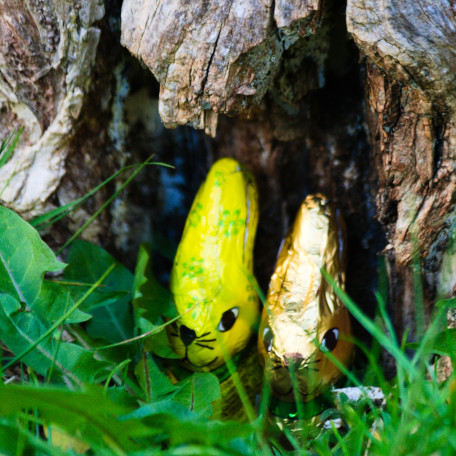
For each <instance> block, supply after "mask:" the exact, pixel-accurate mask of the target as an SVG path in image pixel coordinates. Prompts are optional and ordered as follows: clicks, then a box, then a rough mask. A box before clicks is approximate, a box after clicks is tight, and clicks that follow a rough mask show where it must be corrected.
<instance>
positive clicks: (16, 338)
mask: <svg viewBox="0 0 456 456" xmlns="http://www.w3.org/2000/svg"><path fill="white" fill-rule="evenodd" d="M46 330H47V326H46V325H45V324H44V323H43V321H42V320H41V319H39V318H38V317H37V316H36V315H35V314H34V313H33V312H29V311H26V310H23V309H22V308H21V305H20V303H19V302H18V301H17V300H16V299H15V298H14V297H12V296H9V295H5V294H2V295H0V333H1V335H2V342H3V343H4V344H5V345H6V346H7V347H8V348H9V349H10V350H11V351H12V352H13V353H15V354H18V353H20V352H22V351H23V350H25V349H26V348H28V347H30V346H31V345H32V344H33V343H34V342H35V341H36V340H38V339H39V338H40V337H41V335H43V334H44V333H45V332H46ZM55 334H58V333H55ZM23 361H24V363H25V364H27V365H28V366H30V367H31V368H32V369H33V370H35V371H36V372H37V373H39V374H41V375H43V376H46V375H47V374H48V373H49V370H50V369H51V368H53V369H54V373H55V374H58V376H59V377H61V376H62V375H64V376H65V377H67V378H68V379H70V380H71V381H72V382H73V383H75V384H81V383H84V382H93V381H95V380H97V379H99V377H100V376H101V378H103V377H106V375H107V371H106V368H107V366H108V364H107V363H104V362H100V361H97V360H95V359H94V357H93V353H92V352H91V351H88V350H85V349H84V348H82V347H80V346H78V345H75V344H72V343H68V342H63V341H57V340H55V339H54V338H48V339H46V340H44V341H42V342H41V343H40V344H38V345H37V347H36V348H35V349H34V350H32V351H31V352H30V353H28V354H27V355H25V356H24V358H23ZM54 378H55V375H54Z"/></svg>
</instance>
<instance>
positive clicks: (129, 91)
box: [0, 0, 456, 333]
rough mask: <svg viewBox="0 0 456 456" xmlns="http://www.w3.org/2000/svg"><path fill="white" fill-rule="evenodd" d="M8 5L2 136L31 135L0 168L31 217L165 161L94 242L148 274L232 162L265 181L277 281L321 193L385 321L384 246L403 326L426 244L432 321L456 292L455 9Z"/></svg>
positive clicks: (263, 235)
mask: <svg viewBox="0 0 456 456" xmlns="http://www.w3.org/2000/svg"><path fill="white" fill-rule="evenodd" d="M0 12H1V14H0V37H1V43H2V46H1V49H0V55H1V59H0V93H1V98H0V103H1V105H2V110H1V116H2V117H1V120H0V132H1V134H2V136H3V137H5V136H6V135H7V134H8V133H9V132H10V131H11V129H12V127H13V126H15V125H20V124H25V132H24V135H23V139H22V142H21V144H20V147H19V148H18V149H17V151H16V153H15V154H14V156H13V158H12V159H11V160H10V162H9V163H7V165H5V166H4V167H3V168H1V169H0V183H1V186H2V187H3V186H5V185H6V182H8V185H7V186H6V189H5V191H3V193H2V194H1V200H2V202H3V204H7V205H8V206H10V207H12V208H13V209H15V210H17V211H18V212H20V213H22V214H23V215H25V216H29V217H30V216H32V215H34V214H38V213H41V212H43V211H44V210H47V209H48V208H50V207H53V206H58V205H61V204H63V203H65V202H67V201H68V200H69V199H71V198H75V197H77V196H80V195H81V194H83V193H85V192H86V191H87V190H89V189H90V188H92V187H93V186H95V185H96V184H97V183H99V182H100V180H102V179H103V178H105V177H107V176H108V175H109V174H110V173H111V172H113V171H114V170H116V169H118V168H119V166H121V165H122V164H125V163H130V162H132V161H137V160H138V159H139V158H141V157H142V158H145V157H147V156H148V155H150V153H151V152H155V153H156V156H157V158H158V159H159V160H162V161H165V162H168V163H172V164H175V165H176V172H174V173H173V172H171V171H168V170H163V169H158V168H157V169H150V170H148V171H146V173H145V174H144V176H143V177H142V178H141V177H140V178H139V180H137V181H136V183H135V184H133V185H132V186H131V187H130V188H129V190H128V193H126V194H125V195H124V196H123V197H122V198H121V199H118V200H117V201H116V202H115V204H114V205H113V206H112V207H111V209H110V210H109V211H108V212H105V213H104V215H103V217H102V218H101V219H100V221H99V222H98V225H95V227H94V228H93V229H92V231H88V232H87V233H86V234H85V236H86V237H88V238H89V239H91V240H92V241H95V242H99V243H101V244H103V245H105V246H108V247H109V248H116V249H117V253H118V254H119V255H120V256H121V259H123V260H124V261H125V262H126V263H127V264H128V265H129V266H133V265H134V258H135V254H136V249H137V245H138V242H139V241H141V240H148V239H151V240H152V241H155V243H156V244H157V239H162V238H163V236H165V237H168V238H170V239H171V241H173V242H177V241H178V240H179V237H180V233H181V230H182V227H183V221H184V219H185V216H186V212H187V211H188V209H189V206H190V204H191V201H192V198H193V196H194V194H195V191H196V189H197V187H198V185H199V183H200V182H201V180H202V179H203V177H204V174H205V172H206V171H207V169H208V166H209V165H210V164H211V163H212V162H213V161H214V160H215V159H216V158H217V157H219V156H225V155H229V156H235V157H236V158H238V159H239V160H241V161H243V162H245V163H247V164H248V165H249V167H250V168H251V169H252V171H253V172H254V173H255V175H256V176H257V178H258V181H259V185H260V198H261V214H260V226H259V231H258V236H257V246H256V256H255V258H256V260H255V261H256V273H257V275H258V277H259V279H260V283H261V285H262V287H263V288H266V287H267V285H268V281H269V277H270V274H271V272H272V269H273V266H274V261H275V257H276V254H277V251H278V248H279V244H280V241H281V239H282V237H283V236H284V234H285V232H286V230H287V228H288V227H289V226H290V223H291V221H292V220H293V218H294V215H295V211H296V210H297V208H298V206H299V204H300V202H301V201H302V200H303V198H304V197H305V195H306V194H307V193H310V192H323V193H325V194H327V195H328V196H329V197H330V198H331V199H332V200H333V201H334V202H335V203H336V205H337V206H338V207H339V208H340V210H341V212H342V214H343V215H344V217H345V219H346V221H347V226H348V235H349V236H348V237H349V238H348V251H349V265H348V268H349V269H348V274H347V283H348V291H349V293H350V294H351V296H352V297H353V298H354V299H355V301H356V302H358V303H359V304H360V305H361V306H362V307H363V308H364V309H365V310H366V311H367V312H368V313H369V314H370V315H372V314H373V313H374V311H375V298H374V295H373V290H374V289H375V287H376V281H377V276H378V270H377V264H378V258H379V254H381V253H382V252H383V254H384V256H385V257H386V259H387V263H388V265H389V268H388V272H389V275H388V277H389V281H390V307H391V311H392V313H393V315H394V321H395V324H396V327H397V329H398V330H400V331H401V330H403V329H404V328H405V327H406V326H410V327H411V328H412V329H413V328H414V325H415V323H414V311H415V299H414V283H413V282H414V278H413V277H414V276H413V273H412V259H413V255H414V251H415V250H418V251H419V258H420V264H421V271H422V274H421V276H422V280H423V285H424V296H425V304H426V309H427V311H428V312H429V311H430V309H431V308H432V303H433V302H434V301H435V299H436V295H437V293H438V294H439V295H440V296H448V295H452V294H453V288H454V286H455V277H454V274H453V271H452V263H453V262H454V260H453V257H452V256H451V254H450V253H451V251H452V249H446V247H447V244H448V242H449V240H450V238H451V236H452V232H453V229H452V228H453V227H452V225H453V220H454V214H455V212H454V202H455V185H456V182H455V181H456V175H455V172H454V169H455V159H456V156H455V154H456V152H454V150H455V148H454V146H455V141H456V139H455V117H454V107H455V99H456V91H455V81H456V71H455V69H456V68H455V66H456V63H455V62H456V60H455V53H456V33H455V27H456V20H455V6H454V5H453V3H452V2H450V1H448V0H437V2H436V1H435V0H421V1H419V2H413V1H412V0H406V1H397V0H364V1H362V0H349V1H348V4H347V7H346V8H345V6H344V5H339V2H337V1H335V0H327V1H325V2H322V1H319V0H313V1H310V0H309V1H306V2H298V1H288V2H286V1H275V2H274V1H272V0H261V1H254V0H231V1H229V2H226V1H221V0H210V1H203V0H198V1H197V0H195V1H192V2H188V1H185V0H172V1H166V2H165V1H152V0H140V1H137V0H136V1H133V0H124V2H123V5H122V14H121V15H120V7H119V2H115V1H112V2H105V4H103V2H102V1H101V0H83V1H80V2H78V5H77V6H76V5H75V4H74V3H73V2H70V1H66V2H56V1H51V0H46V1H41V2H34V1H28V2H18V1H14V0H7V1H6V2H4V4H3V6H1V7H0ZM119 20H121V28H122V36H121V37H119V36H118V35H116V33H117V31H118V26H119ZM347 31H348V33H347ZM120 42H122V44H123V45H124V46H125V47H126V48H127V49H128V50H129V51H130V52H131V53H132V54H133V55H134V56H136V57H138V59H139V60H141V61H142V62H143V63H144V64H145V65H146V66H147V67H148V68H149V69H147V68H144V67H140V66H139V65H138V63H137V61H136V60H135V58H134V57H131V56H130V55H129V54H128V52H127V51H126V50H122V49H121V48H120ZM149 70H150V71H151V72H152V73H153V75H154V77H155V78H156V80H155V79H154V78H153V77H152V76H151V74H150V71H149ZM157 81H158V83H157ZM158 113H160V116H161V119H162V121H163V124H164V125H165V126H166V127H177V126H180V127H179V128H177V129H175V130H167V129H165V128H164V127H163V124H162V123H161V122H160V120H159V119H158ZM182 125H187V127H182ZM192 127H193V128H196V129H202V130H205V131H206V132H207V133H208V134H209V136H207V135H204V134H203V133H199V132H196V131H195V130H193V128H192ZM210 136H212V138H211V137H210ZM151 145H152V146H151ZM127 151H128V152H127ZM11 176H13V178H12V179H11V180H10V177H11ZM107 194H108V193H107V192H105V193H101V194H99V196H98V197H97V199H96V200H95V201H92V203H91V204H92V207H98V206H99V205H100V204H101V202H102V201H104V200H105V199H106V198H107ZM89 210H90V208H89V209H87V208H85V209H80V210H79V212H77V213H75V214H74V215H73V216H72V218H70V221H69V222H67V223H66V224H64V225H60V226H59V228H58V229H55V230H54V231H51V232H50V234H49V238H50V239H51V240H52V242H53V243H54V244H55V245H59V244H61V242H62V240H63V239H64V238H65V237H67V236H68V234H69V232H71V231H74V230H75V229H76V227H77V226H78V225H80V224H81V220H83V219H85V218H87V213H88V212H89ZM445 251H447V254H446V256H445V260H443V257H444V252H445ZM442 264H443V266H442ZM158 265H159V266H160V267H161V268H162V269H161V270H162V271H164V272H163V274H162V277H163V278H165V279H166V272H167V268H168V271H169V264H167V263H158ZM442 270H443V273H441V271H442ZM412 333H413V331H412Z"/></svg>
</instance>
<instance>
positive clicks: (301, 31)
mask: <svg viewBox="0 0 456 456" xmlns="http://www.w3.org/2000/svg"><path fill="white" fill-rule="evenodd" d="M273 6H274V3H273V2H272V0H230V1H224V0H210V1H208V0H198V1H192V2H189V1H187V0H172V1H162V0H160V1H151V0H141V1H139V2H138V1H133V0H126V1H124V3H123V6H122V44H123V45H124V46H126V47H127V48H128V49H129V50H130V52H132V54H134V55H136V56H137V57H138V58H140V59H141V60H142V61H143V62H144V63H145V64H146V65H147V66H148V67H149V69H150V70H151V71H152V72H153V74H154V76H155V77H156V78H157V80H158V81H159V83H160V86H161V88H160V105H159V109H160V115H161V118H162V120H163V122H164V124H165V125H166V126H168V127H176V126H177V125H191V126H193V127H195V128H198V129H204V130H205V131H206V132H207V133H208V134H210V135H212V136H214V135H215V131H216V127H217V116H218V113H225V114H228V115H231V116H233V115H238V114H240V113H243V114H244V115H248V113H249V111H250V110H251V109H253V108H255V107H256V106H258V104H259V102H260V101H261V99H262V98H263V96H264V94H265V93H266V91H267V89H268V88H269V87H270V85H271V84H272V81H273V80H274V77H275V75H276V74H277V71H278V69H279V65H280V62H281V58H282V54H283V50H284V42H285V41H284V40H282V38H281V37H280V33H279V30H278V29H277V26H276V22H274V19H275V20H276V21H277V23H278V24H279V26H281V25H284V26H286V27H291V26H292V24H295V23H296V24H298V26H297V27H296V28H293V27H292V28H291V29H290V30H287V34H286V35H287V37H286V41H287V42H289V43H293V42H294V41H296V39H297V37H299V36H303V35H305V34H311V33H313V32H314V29H315V28H314V27H307V28H306V27H305V22H306V19H308V21H309V22H312V21H313V20H314V17H315V8H316V7H317V6H318V2H315V1H314V2H312V3H311V2H309V4H307V3H304V4H302V5H300V6H299V5H297V4H296V5H295V3H292V4H289V5H286V3H285V2H278V3H277V4H276V8H275V10H274V9H273ZM288 35H291V36H292V37H291V38H289V36H288ZM288 45H290V44H288Z"/></svg>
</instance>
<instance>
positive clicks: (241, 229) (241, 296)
mask: <svg viewBox="0 0 456 456" xmlns="http://www.w3.org/2000/svg"><path fill="white" fill-rule="evenodd" d="M257 224H258V196H257V188H256V183H255V181H254V179H253V177H252V176H251V175H250V174H249V173H248V172H247V170H246V169H245V168H244V167H243V166H242V165H241V164H240V163H239V162H237V161H236V160H234V159H231V158H224V159H221V160H219V161H217V162H216V163H215V164H214V165H213V166H212V168H211V169H210V171H209V173H208V176H207V178H206V180H205V182H204V183H203V184H202V185H201V187H200V189H199V191H198V194H197V195H196V197H195V200H194V202H193V205H192V207H191V210H190V213H189V215H188V217H187V221H186V224H185V228H184V233H183V235H182V239H181V241H180V243H179V247H178V249H177V254H176V257H175V260H174V265H173V269H172V272H171V281H170V288H171V292H172V295H173V300H174V304H175V306H176V308H177V311H178V313H180V314H182V316H181V317H180V318H179V319H178V320H177V321H176V323H174V324H172V325H169V326H168V327H167V330H168V338H169V341H170V344H171V346H172V348H173V349H174V351H175V352H176V353H177V354H178V355H179V356H181V357H182V360H183V363H184V366H185V367H187V368H188V369H191V370H194V371H210V370H213V369H215V368H217V367H218V366H220V365H222V364H223V363H224V362H225V361H224V357H223V352H222V349H221V347H220V344H223V346H224V347H225V349H226V351H227V353H228V355H230V356H233V355H235V354H236V353H238V352H239V351H240V350H242V349H243V348H244V347H245V346H246V345H247V343H248V340H249V338H250V336H251V335H252V329H253V328H254V327H255V326H256V325H257V324H258V320H259V306H258V298H257V295H256V293H255V290H254V289H253V287H252V285H251V283H250V280H249V277H248V276H249V274H253V244H254V239H255V232H256V227H257Z"/></svg>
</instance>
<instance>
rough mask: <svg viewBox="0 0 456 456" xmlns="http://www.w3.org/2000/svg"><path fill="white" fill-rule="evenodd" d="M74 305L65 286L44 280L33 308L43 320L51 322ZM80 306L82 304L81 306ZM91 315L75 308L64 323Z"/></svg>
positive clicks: (81, 319)
mask: <svg viewBox="0 0 456 456" xmlns="http://www.w3.org/2000/svg"><path fill="white" fill-rule="evenodd" d="M73 306H74V300H73V297H72V295H71V293H70V290H69V289H68V287H67V286H64V285H61V284H60V283H58V282H52V281H50V280H44V281H43V284H42V286H41V292H40V295H39V300H38V301H37V303H36V304H35V306H34V308H33V310H34V312H35V313H36V314H37V315H38V316H39V317H41V318H42V319H43V320H45V321H47V322H49V323H52V322H54V321H56V320H58V319H59V318H61V317H62V316H63V315H64V314H65V313H66V311H67V310H68V309H70V308H71V307H73ZM81 307H82V306H81ZM90 318H92V316H91V315H90V314H88V313H86V312H82V311H81V310H79V309H76V310H75V311H74V312H73V313H72V314H71V315H70V316H69V317H68V318H67V319H66V320H65V323H81V322H83V321H87V320H89V319H90Z"/></svg>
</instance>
